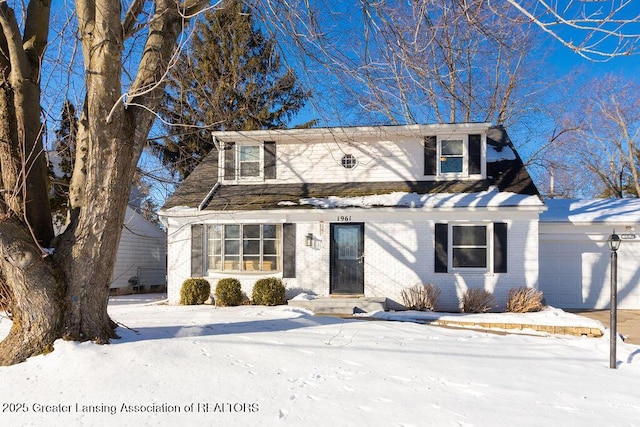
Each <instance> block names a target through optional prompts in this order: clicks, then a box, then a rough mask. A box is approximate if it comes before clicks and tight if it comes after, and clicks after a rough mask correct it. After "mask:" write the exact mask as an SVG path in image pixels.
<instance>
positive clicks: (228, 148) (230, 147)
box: [224, 142, 236, 180]
mask: <svg viewBox="0 0 640 427" xmlns="http://www.w3.org/2000/svg"><path fill="white" fill-rule="evenodd" d="M224 179H229V180H234V179H236V143H235V142H225V143H224Z"/></svg>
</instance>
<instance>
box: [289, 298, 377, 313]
mask: <svg viewBox="0 0 640 427" xmlns="http://www.w3.org/2000/svg"><path fill="white" fill-rule="evenodd" d="M287 304H288V305H290V306H292V307H300V308H305V309H307V310H310V311H312V312H313V314H331V315H338V316H351V315H353V314H356V313H371V312H374V311H386V309H387V299H386V298H385V297H361V298H344V297H340V298H315V299H311V300H305V299H299V300H298V299H291V300H289V301H287Z"/></svg>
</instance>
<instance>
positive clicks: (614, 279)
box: [607, 230, 621, 369]
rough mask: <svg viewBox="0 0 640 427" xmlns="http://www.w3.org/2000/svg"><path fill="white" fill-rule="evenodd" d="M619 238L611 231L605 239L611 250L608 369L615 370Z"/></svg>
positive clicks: (616, 360)
mask: <svg viewBox="0 0 640 427" xmlns="http://www.w3.org/2000/svg"><path fill="white" fill-rule="evenodd" d="M620 242H621V240H620V236H618V235H617V234H616V230H613V234H612V235H611V236H609V238H608V239H607V245H609V249H610V250H611V306H610V312H611V316H610V323H609V331H610V332H609V368H611V369H616V368H617V366H618V359H617V356H616V339H617V337H618V252H616V251H617V250H618V248H619V247H620Z"/></svg>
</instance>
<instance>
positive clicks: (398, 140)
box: [213, 124, 489, 184]
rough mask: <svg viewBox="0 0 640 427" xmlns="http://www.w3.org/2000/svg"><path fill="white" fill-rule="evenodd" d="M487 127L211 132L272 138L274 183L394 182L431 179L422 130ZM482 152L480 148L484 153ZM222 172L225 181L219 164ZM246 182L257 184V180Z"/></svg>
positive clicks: (464, 131)
mask: <svg viewBox="0 0 640 427" xmlns="http://www.w3.org/2000/svg"><path fill="white" fill-rule="evenodd" d="M488 128H489V124H459V125H431V126H429V125H427V126H424V125H415V126H398V127H381V128H340V129H324V130H318V129H315V130H314V129H306V130H305V129H301V130H289V131H278V130H273V131H262V132H261V131H253V132H249V133H243V132H214V133H213V134H214V136H215V137H216V139H217V140H218V141H219V142H236V143H247V142H249V143H256V142H263V141H275V142H276V169H277V180H276V181H274V182H277V183H278V184H291V183H300V182H309V183H339V182H385V181H390V182H393V181H394V182H397V181H417V180H431V179H434V177H433V176H425V175H424V137H425V136H426V135H436V134H437V135H440V136H442V137H445V136H447V135H454V134H455V135H468V134H481V135H483V139H482V140H483V143H486V138H485V135H486V131H487V129H488ZM485 152H486V149H483V156H484V153H485ZM345 154H351V155H353V156H355V157H356V159H357V166H356V167H355V168H353V169H347V168H344V167H343V166H342V157H343V156H344V155H345ZM219 156H220V157H219V162H220V165H222V166H223V167H224V152H223V151H220V153H219ZM483 158H484V157H483ZM220 174H221V175H220V177H219V178H220V180H221V181H222V182H223V183H224V175H223V168H221V170H220ZM474 179H477V176H476V177H475V178H474ZM234 183H235V182H234ZM238 183H239V184H243V182H242V181H240V182H238ZM244 183H246V184H255V180H254V181H245V182H244Z"/></svg>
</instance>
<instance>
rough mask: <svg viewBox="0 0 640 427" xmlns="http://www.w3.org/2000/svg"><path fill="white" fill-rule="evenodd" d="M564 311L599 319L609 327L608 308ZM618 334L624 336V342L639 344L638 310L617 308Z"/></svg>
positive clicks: (609, 316)
mask: <svg viewBox="0 0 640 427" xmlns="http://www.w3.org/2000/svg"><path fill="white" fill-rule="evenodd" d="M565 311H568V312H571V313H575V314H579V315H581V316H585V317H589V318H591V319H595V320H599V321H600V322H602V324H604V326H606V327H607V328H609V320H610V318H611V313H610V312H609V310H568V309H565ZM617 323H618V334H622V335H623V336H625V337H626V338H625V340H624V342H626V343H629V344H635V345H640V310H620V309H618V322H617Z"/></svg>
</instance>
